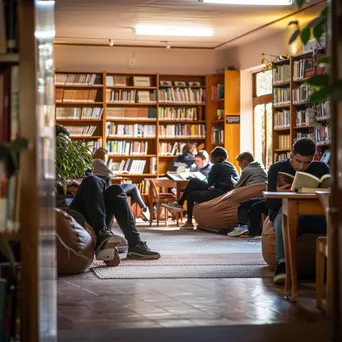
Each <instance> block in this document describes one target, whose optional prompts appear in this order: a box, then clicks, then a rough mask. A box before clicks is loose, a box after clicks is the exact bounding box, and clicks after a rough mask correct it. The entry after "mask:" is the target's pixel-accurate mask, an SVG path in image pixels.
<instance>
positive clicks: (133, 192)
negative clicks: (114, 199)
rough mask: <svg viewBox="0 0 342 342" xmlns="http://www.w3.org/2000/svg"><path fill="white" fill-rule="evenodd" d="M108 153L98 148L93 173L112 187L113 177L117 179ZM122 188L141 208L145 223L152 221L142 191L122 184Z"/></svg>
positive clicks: (127, 184)
mask: <svg viewBox="0 0 342 342" xmlns="http://www.w3.org/2000/svg"><path fill="white" fill-rule="evenodd" d="M108 160H110V159H108V151H107V150H106V149H104V148H102V147H101V148H98V149H96V150H95V152H94V154H93V164H92V172H93V174H94V176H97V177H100V178H102V179H103V180H104V181H105V182H106V184H107V186H110V185H111V177H115V175H114V173H113V171H112V170H111V169H110V167H109V165H110V164H109V163H108ZM120 186H121V188H122V189H123V190H124V191H125V193H126V195H128V196H130V197H131V198H132V204H133V203H137V204H138V205H139V207H140V208H141V215H142V216H143V219H144V221H149V220H150V211H149V209H148V207H147V206H146V204H145V203H144V200H143V199H142V197H141V194H140V191H139V189H138V188H137V186H136V185H135V184H130V183H122V184H121V185H120Z"/></svg>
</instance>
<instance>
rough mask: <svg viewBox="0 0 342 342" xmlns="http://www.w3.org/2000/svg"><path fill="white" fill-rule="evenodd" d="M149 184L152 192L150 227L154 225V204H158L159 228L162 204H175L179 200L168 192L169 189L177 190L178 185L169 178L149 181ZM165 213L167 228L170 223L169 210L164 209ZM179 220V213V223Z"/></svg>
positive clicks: (150, 196) (150, 193) (150, 192)
mask: <svg viewBox="0 0 342 342" xmlns="http://www.w3.org/2000/svg"><path fill="white" fill-rule="evenodd" d="M148 181H149V184H150V191H149V201H148V203H149V208H150V215H151V217H150V226H151V225H152V221H153V212H154V208H153V203H156V205H157V226H159V220H160V214H161V209H162V206H161V204H162V203H170V202H174V201H176V200H177V196H176V195H174V194H172V193H169V192H166V191H167V189H168V188H175V187H176V184H175V182H174V181H172V180H170V179H168V178H154V179H149V180H148ZM164 213H165V225H166V226H167V223H168V214H169V211H168V210H167V208H164ZM178 219H179V213H177V222H178Z"/></svg>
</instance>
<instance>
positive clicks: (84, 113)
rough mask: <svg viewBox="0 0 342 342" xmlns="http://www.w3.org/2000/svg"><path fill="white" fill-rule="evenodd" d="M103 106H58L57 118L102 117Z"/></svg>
mask: <svg viewBox="0 0 342 342" xmlns="http://www.w3.org/2000/svg"><path fill="white" fill-rule="evenodd" d="M102 113H103V108H101V107H72V108H69V107H58V108H56V119H57V120H63V119H75V120H79V119H101V118H102Z"/></svg>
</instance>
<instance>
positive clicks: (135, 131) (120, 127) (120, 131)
mask: <svg viewBox="0 0 342 342" xmlns="http://www.w3.org/2000/svg"><path fill="white" fill-rule="evenodd" d="M107 136H108V137H114V138H115V137H120V138H121V137H123V138H124V137H135V138H155V137H156V125H142V124H127V125H126V124H115V123H113V122H107Z"/></svg>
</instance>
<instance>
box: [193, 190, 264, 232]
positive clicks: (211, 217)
mask: <svg viewBox="0 0 342 342" xmlns="http://www.w3.org/2000/svg"><path fill="white" fill-rule="evenodd" d="M265 190H266V184H265V183H257V184H252V185H247V186H242V187H241V188H237V189H233V190H231V191H229V192H227V193H226V194H224V195H222V196H220V197H217V198H214V199H212V200H210V201H208V202H203V203H196V204H195V206H194V217H195V220H196V222H197V224H198V225H199V226H200V227H202V228H207V229H231V230H232V229H233V228H234V227H235V226H237V224H238V222H237V221H238V207H239V205H240V202H242V201H245V200H248V199H249V198H255V197H262V192H263V191H265Z"/></svg>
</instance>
